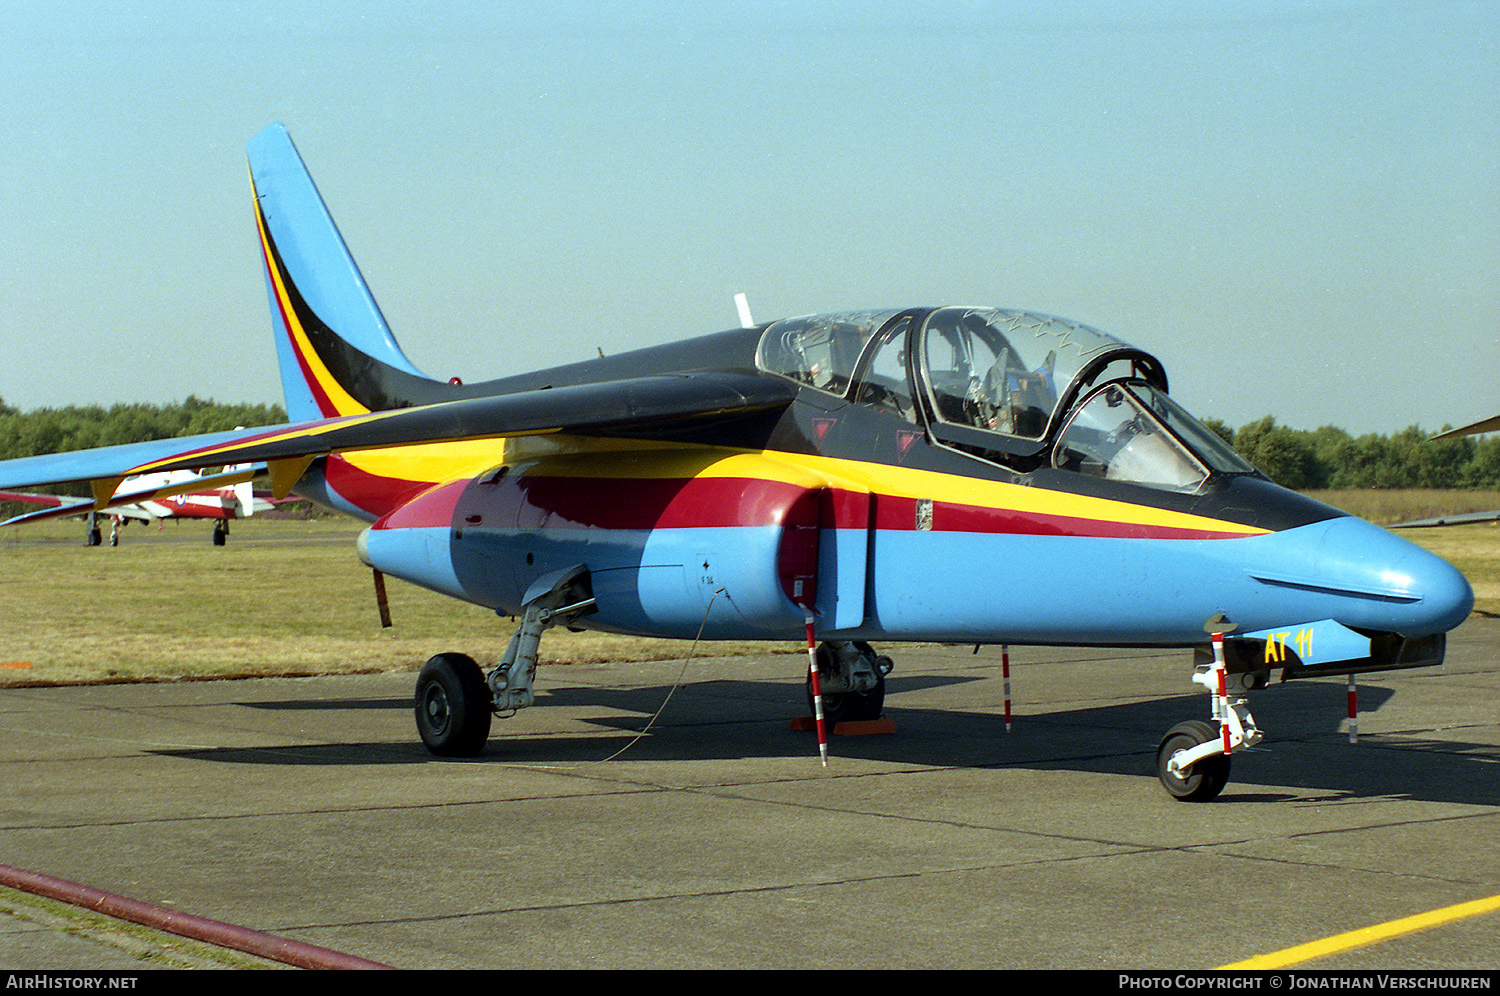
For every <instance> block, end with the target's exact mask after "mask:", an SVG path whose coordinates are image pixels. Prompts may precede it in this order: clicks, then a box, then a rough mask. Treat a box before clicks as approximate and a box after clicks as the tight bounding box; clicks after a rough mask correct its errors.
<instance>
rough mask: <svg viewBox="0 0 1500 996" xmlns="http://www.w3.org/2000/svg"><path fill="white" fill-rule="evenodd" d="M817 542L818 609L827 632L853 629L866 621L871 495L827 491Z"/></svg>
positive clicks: (834, 490)
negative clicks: (819, 583)
mask: <svg viewBox="0 0 1500 996" xmlns="http://www.w3.org/2000/svg"><path fill="white" fill-rule="evenodd" d="M822 513H823V514H822V529H821V533H822V535H821V538H820V541H819V543H818V577H819V578H820V579H822V583H821V585H820V586H819V587H820V590H819V592H818V609H819V610H820V612H821V613H822V615H823V618H824V619H827V620H830V621H829V622H826V623H824V624H823V628H824V629H835V630H841V629H854V628H857V627H858V626H860V625H861V624H862V623H863V622H864V621H865V589H866V578H867V575H868V573H869V560H870V493H869V492H868V491H863V490H852V489H849V490H846V489H843V488H838V487H832V488H827V489H825V490H824V492H823V508H822Z"/></svg>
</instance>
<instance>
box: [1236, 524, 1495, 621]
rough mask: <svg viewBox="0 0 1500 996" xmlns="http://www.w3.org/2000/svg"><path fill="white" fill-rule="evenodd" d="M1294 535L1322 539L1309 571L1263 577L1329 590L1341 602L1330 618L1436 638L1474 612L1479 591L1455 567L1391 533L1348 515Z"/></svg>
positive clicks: (1276, 570)
mask: <svg viewBox="0 0 1500 996" xmlns="http://www.w3.org/2000/svg"><path fill="white" fill-rule="evenodd" d="M1309 531H1314V532H1309ZM1288 532H1289V533H1302V534H1303V539H1304V540H1311V539H1312V538H1313V535H1314V534H1318V539H1317V543H1316V549H1315V551H1309V552H1311V553H1312V556H1311V558H1310V560H1311V562H1310V563H1308V562H1304V564H1305V566H1306V567H1308V568H1310V569H1311V570H1310V572H1309V573H1308V574H1299V573H1298V571H1297V568H1296V565H1295V564H1291V565H1288V566H1289V568H1290V569H1289V570H1282V569H1279V568H1277V567H1269V568H1268V569H1267V570H1265V571H1263V572H1261V573H1260V574H1259V575H1258V576H1257V578H1256V580H1258V581H1261V582H1263V583H1266V584H1271V585H1283V586H1286V587H1291V588H1301V589H1303V590H1305V591H1308V592H1314V591H1318V590H1322V591H1323V592H1326V593H1327V594H1328V595H1330V596H1333V598H1334V599H1335V604H1334V605H1333V606H1332V608H1333V609H1334V610H1335V611H1333V612H1332V613H1331V618H1334V619H1337V620H1338V621H1339V622H1341V623H1343V624H1344V625H1346V626H1353V627H1357V628H1366V629H1375V630H1382V631H1386V632H1393V633H1400V634H1402V635H1403V636H1429V635H1432V634H1434V633H1445V632H1447V631H1448V630H1450V629H1453V628H1454V627H1456V626H1458V625H1459V624H1460V623H1462V622H1463V621H1464V620H1465V619H1467V618H1468V616H1469V612H1470V611H1471V610H1472V609H1473V608H1474V590H1473V589H1472V588H1471V587H1470V586H1469V582H1468V579H1466V578H1465V577H1464V576H1463V575H1462V574H1460V573H1459V572H1458V570H1457V569H1456V568H1455V567H1454V566H1453V565H1452V564H1450V563H1448V562H1447V561H1446V560H1444V559H1442V558H1441V557H1438V556H1435V555H1434V554H1431V553H1428V552H1427V551H1426V550H1424V549H1422V548H1421V547H1419V546H1417V545H1416V544H1415V543H1412V542H1409V541H1408V540H1405V539H1402V538H1401V537H1400V536H1397V535H1396V534H1395V533H1393V532H1391V531H1390V530H1388V529H1382V528H1380V527H1379V526H1374V525H1371V524H1370V523H1368V522H1365V521H1363V520H1361V519H1356V518H1352V517H1349V516H1341V517H1339V518H1336V519H1330V520H1327V521H1326V522H1320V523H1318V524H1316V525H1313V526H1304V527H1302V528H1301V529H1294V530H1289V531H1288Z"/></svg>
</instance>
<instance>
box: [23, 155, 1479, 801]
mask: <svg viewBox="0 0 1500 996" xmlns="http://www.w3.org/2000/svg"><path fill="white" fill-rule="evenodd" d="M249 158H250V169H251V180H252V185H253V188H254V195H255V204H256V218H257V223H258V226H259V231H260V238H261V246H262V250H263V254H264V260H265V272H266V280H267V288H268V293H269V299H270V304H271V312H272V324H273V327H274V332H275V338H276V348H277V352H278V357H279V361H280V367H281V373H282V383H283V388H284V392H285V396H286V403H287V410H288V412H289V413H290V416H291V418H292V419H294V420H296V421H294V422H293V423H292V424H288V425H285V426H274V427H264V428H259V429H249V430H243V431H236V432H226V433H212V434H207V435H202V436H195V437H190V438H185V439H180V440H175V441H172V440H163V441H156V442H151V443H141V444H132V445H129V446H123V447H111V448H106V449H101V450H93V451H84V452H80V453H70V454H59V455H51V456H46V457H31V458H24V459H20V460H12V461H7V462H5V463H0V487H19V486H23V485H24V486H35V485H37V484H39V483H42V482H52V481H59V480H63V481H93V482H96V483H95V494H96V496H102V497H98V499H97V501H96V504H97V505H98V506H99V507H100V508H104V507H108V505H109V503H110V498H109V496H110V495H111V494H112V493H113V490H114V485H113V484H112V483H110V482H113V481H117V480H118V479H120V478H123V477H125V476H127V475H131V474H139V473H151V472H164V471H173V470H179V469H195V468H200V467H203V466H205V465H214V464H222V463H226V462H236V463H238V462H264V463H265V464H266V465H267V467H268V470H269V473H270V476H271V479H272V490H273V493H275V494H277V495H284V494H286V493H287V492H288V491H290V490H291V489H292V488H293V487H294V486H295V488H296V491H297V493H298V494H299V495H302V496H304V497H307V498H310V499H312V500H314V501H317V502H319V503H321V504H323V505H326V506H329V507H331V508H335V509H338V510H341V511H343V512H347V513H349V514H351V515H355V516H359V517H360V518H363V519H364V520H366V521H368V522H369V523H370V525H369V527H368V528H367V529H366V530H365V531H364V532H363V533H362V534H361V536H360V539H359V543H358V550H359V555H360V557H361V558H362V559H363V560H364V562H365V563H366V564H368V565H369V566H371V567H372V568H374V569H375V571H376V572H377V577H379V576H380V574H381V573H384V574H393V575H396V576H397V577H400V578H404V579H406V580H408V581H411V582H413V583H415V584H418V585H421V586H423V587H426V588H430V589H433V590H435V591H439V592H443V593H446V594H449V595H452V596H454V597H455V598H460V599H464V600H467V601H469V602H473V603H477V604H480V605H484V606H487V607H490V608H492V609H494V610H495V611H496V612H497V613H499V614H501V615H507V616H517V617H519V618H520V620H521V623H520V627H519V629H518V630H517V631H516V633H515V635H514V636H513V637H512V639H511V642H510V645H509V647H508V649H507V650H506V652H505V654H504V657H503V659H502V660H501V662H500V664H499V665H498V666H497V667H495V668H494V669H492V670H491V671H489V672H488V673H487V674H486V673H484V672H483V671H482V670H481V669H480V667H479V666H478V665H477V664H475V663H474V661H473V660H471V659H470V658H468V657H466V656H464V655H462V654H457V653H445V654H439V655H437V656H436V657H434V658H433V659H432V660H431V661H429V662H428V664H427V665H426V667H424V668H423V670H422V673H421V675H420V677H419V678H418V682H417V688H416V703H415V706H416V708H415V711H416V720H417V726H418V728H419V731H420V733H421V736H422V739H423V741H424V742H425V743H426V744H427V746H428V747H429V748H430V749H431V750H432V751H434V752H436V753H439V754H449V755H467V754H475V753H477V752H479V751H480V750H481V749H482V747H483V745H484V743H485V740H486V738H487V736H488V733H489V727H490V722H491V717H492V715H493V714H494V713H496V712H509V711H511V710H515V709H518V708H521V707H523V706H526V705H529V704H530V703H531V701H532V680H533V674H534V670H535V662H536V649H537V643H538V641H539V639H540V638H541V635H542V633H543V631H544V630H545V629H546V628H547V627H549V626H552V625H556V624H560V623H561V624H566V625H569V626H574V627H588V628H594V629H599V630H603V631H613V632H621V633H634V634H643V635H654V636H660V637H676V638H689V639H690V638H693V637H695V636H699V635H700V634H701V636H702V637H703V638H705V639H746V638H750V639H786V640H798V641H800V640H803V639H806V640H807V641H808V642H809V645H810V646H811V644H812V643H813V642H814V641H815V640H817V641H821V644H820V645H819V646H818V648H817V650H816V653H815V655H814V659H815V660H816V661H817V665H818V666H817V667H816V668H810V669H809V670H810V682H809V683H810V685H812V686H813V687H814V688H816V687H817V686H818V683H819V682H821V691H822V692H823V693H824V696H825V697H826V701H827V713H826V719H827V720H829V721H832V722H837V721H840V720H846V719H859V718H869V717H873V716H878V715H879V714H880V711H881V709H882V703H883V699H884V685H885V673H886V671H887V670H888V668H889V666H890V664H889V660H888V659H886V658H883V657H878V656H877V655H876V654H875V652H874V650H873V649H872V648H871V643H872V642H882V641H885V642H902V641H951V642H964V643H1014V644H1026V643H1032V644H1063V645H1077V644H1088V645H1097V646H1166V647H1177V646H1180V647H1197V648H1199V649H1200V650H1201V653H1200V654H1199V658H1200V660H1199V663H1198V664H1197V665H1196V667H1195V669H1194V673H1193V676H1192V679H1193V680H1194V681H1196V682H1198V683H1199V684H1202V685H1204V686H1205V687H1207V688H1208V689H1209V690H1210V692H1211V693H1212V698H1211V701H1212V702H1213V710H1212V715H1213V719H1214V722H1212V723H1209V722H1203V721H1196V720H1195V721H1189V722H1187V723H1184V724H1180V725H1179V726H1177V727H1174V728H1173V729H1172V730H1171V731H1168V733H1167V735H1166V736H1165V737H1164V738H1163V740H1162V744H1161V748H1160V751H1159V757H1158V770H1159V775H1160V777H1161V780H1162V782H1163V784H1164V785H1165V786H1166V788H1167V789H1168V790H1169V791H1170V792H1171V793H1172V794H1173V795H1174V796H1176V797H1178V798H1186V799H1204V798H1211V797H1212V796H1214V795H1215V794H1217V793H1218V792H1219V791H1220V789H1222V787H1223V785H1224V783H1225V780H1226V779H1227V777H1228V770H1229V757H1230V754H1231V753H1232V752H1233V751H1234V750H1237V749H1238V748H1240V747H1242V746H1245V745H1248V744H1253V743H1255V742H1257V741H1258V740H1259V739H1260V737H1261V734H1260V732H1259V731H1258V730H1257V729H1256V727H1255V724H1254V721H1253V719H1252V718H1251V716H1250V713H1249V710H1248V708H1247V706H1246V700H1247V696H1248V692H1249V691H1250V690H1252V689H1255V688H1259V687H1262V686H1264V685H1265V684H1266V683H1267V680H1268V678H1269V677H1270V675H1271V672H1273V671H1281V672H1283V674H1284V676H1287V677H1299V676H1304V675H1321V674H1330V673H1333V674H1344V673H1357V672H1362V671H1372V670H1383V669H1389V668H1403V667H1415V666H1421V665H1431V664H1437V663H1439V662H1440V661H1441V660H1442V658H1443V652H1444V634H1445V632H1446V631H1448V630H1450V629H1452V628H1453V627H1455V626H1457V625H1458V624H1459V623H1461V622H1462V621H1463V620H1464V618H1465V617H1466V616H1467V615H1468V613H1469V610H1470V608H1471V606H1472V604H1473V594H1472V592H1471V590H1470V588H1469V585H1468V583H1467V582H1466V581H1465V580H1464V578H1463V576H1462V575H1460V574H1459V573H1458V572H1457V571H1456V570H1454V569H1453V568H1452V567H1451V566H1450V565H1448V564H1447V563H1446V562H1444V561H1442V560H1440V559H1438V558H1436V557H1434V556H1432V555H1430V554H1428V553H1426V552H1425V551H1423V550H1421V549H1420V548H1418V547H1416V546H1414V545H1412V544H1411V543H1408V542H1407V541H1405V540H1403V539H1400V538H1399V537H1397V536H1395V535H1394V534H1392V533H1390V532H1388V531H1386V530H1383V529H1379V528H1377V527H1375V526H1372V525H1370V524H1368V523H1365V522H1362V521H1360V520H1358V519H1355V518H1352V517H1350V516H1348V515H1345V514H1343V513H1341V512H1339V511H1337V510H1335V509H1333V508H1330V507H1328V506H1326V505H1322V504H1319V503H1317V502H1314V501H1310V500H1308V499H1307V498H1304V497H1301V496H1299V495H1297V494H1294V493H1292V492H1289V491H1286V490H1283V489H1281V488H1279V487H1277V486H1276V485H1274V484H1272V483H1271V482H1270V481H1269V480H1267V479H1266V478H1265V477H1264V476H1262V475H1261V474H1259V473H1258V472H1257V471H1256V470H1255V469H1254V468H1253V467H1251V466H1250V465H1248V464H1247V463H1245V462H1244V461H1243V460H1242V459H1241V458H1240V457H1239V456H1237V455H1236V454H1235V453H1234V451H1233V450H1231V449H1230V448H1229V447H1228V446H1226V445H1225V444H1224V443H1223V442H1221V441H1220V439H1219V438H1218V437H1217V436H1216V435H1214V434H1213V433H1212V432H1210V431H1208V430H1207V429H1205V428H1204V427H1203V426H1202V425H1201V424H1200V423H1199V422H1197V421H1196V420H1195V419H1194V418H1193V417H1192V416H1191V415H1189V414H1188V413H1187V412H1185V411H1184V410H1183V409H1182V408H1181V407H1179V406H1178V405H1177V404H1176V403H1175V402H1174V401H1173V400H1172V399H1171V398H1170V397H1169V395H1168V393H1167V377H1166V372H1165V371H1164V370H1163V368H1162V364H1161V363H1160V362H1158V361H1157V359H1156V358H1155V357H1153V356H1152V355H1150V354H1149V353H1147V352H1145V351H1143V350H1141V349H1138V348H1136V347H1134V346H1131V345H1129V344H1127V343H1125V342H1122V341H1120V340H1118V339H1116V338H1114V337H1112V336H1110V335H1107V334H1106V333H1104V332H1101V331H1098V330H1097V329H1094V328H1090V327H1089V326H1086V325H1081V324H1078V323H1076V322H1071V321H1066V320H1063V319H1060V318H1054V317H1050V316H1045V315H1039V314H1033V313H1029V312H1024V311H1013V310H1004V309H996V308H972V307H936V308H934V307H913V308H891V309H879V310H862V311H847V312H838V313H832V314H822V315H813V316H807V317H801V318H790V319H785V320H781V321H776V322H772V323H770V324H766V325H759V326H754V327H746V328H738V329H732V330H729V331H725V332H719V333H715V334H710V335H705V336H701V337H698V338H694V339H690V340H687V341H685V342H680V343H676V344H673V345H665V346H659V347H653V348H648V349H641V350H637V351H634V352H628V353H622V354H619V355H614V356H609V357H607V358H606V357H604V356H602V355H601V356H600V357H599V358H597V359H590V360H587V361H584V362H579V363H573V364H570V365H566V366H561V367H556V368H553V369H550V370H543V371H540V372H537V373H529V374H523V375H519V376H513V377H507V378H503V379H500V380H496V381H491V382H489V383H483V384H474V385H463V384H460V383H457V382H445V381H440V380H435V379H432V378H429V377H427V376H425V375H423V374H422V373H421V372H420V371H418V370H417V369H416V368H415V367H414V366H413V365H412V364H411V363H410V361H409V360H408V359H407V358H406V356H405V355H404V354H403V353H402V351H401V349H400V347H399V346H398V345H397V343H396V341H395V339H394V337H393V336H392V335H391V332H390V330H389V328H388V327H387V325H386V322H385V319H384V318H383V317H382V315H381V313H380V310H379V308H378V307H377V306H376V304H375V301H374V299H373V297H372V296H371V295H370V292H369V290H368V288H367V287H366V285H365V282H364V280H363V278H362V277H361V276H360V274H359V271H358V269H357V268H356V266H355V264H354V262H353V260H352V259H351V258H350V256H349V254H348V251H347V249H346V248H345V246H344V243H343V240H342V239H341V238H340V236H339V233H338V231H337V229H336V228H335V226H334V224H333V221H332V219H331V218H330V217H329V215H328V212H327V209H326V208H325V206H324V204H323V202H322V199H321V197H320V196H319V194H318V192H317V190H316V188H315V187H314V185H313V183H312V180H311V178H310V176H309V175H308V173H307V171H306V168H305V167H304V165H303V163H302V160H301V158H300V156H298V154H297V152H296V150H295V148H294V147H293V145H292V143H291V140H290V138H289V136H288V135H287V133H286V130H285V129H284V128H283V127H281V126H280V125H273V126H271V127H270V128H268V129H267V130H266V131H264V132H262V133H261V134H260V135H258V136H257V137H256V138H255V139H253V140H252V141H251V143H250V146H249ZM99 482H102V483H99ZM1210 647H1212V650H1210V649H1209V648H1210ZM1103 677H1105V678H1106V680H1109V681H1111V682H1117V681H1118V680H1120V676H1119V675H1117V674H1109V675H1106V676H1103Z"/></svg>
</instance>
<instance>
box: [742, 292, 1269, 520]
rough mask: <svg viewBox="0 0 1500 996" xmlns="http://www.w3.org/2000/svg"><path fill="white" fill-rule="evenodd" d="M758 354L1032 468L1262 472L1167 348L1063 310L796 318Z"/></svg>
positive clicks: (1174, 478) (940, 436) (1155, 473)
mask: <svg viewBox="0 0 1500 996" xmlns="http://www.w3.org/2000/svg"><path fill="white" fill-rule="evenodd" d="M757 363H758V364H759V366H760V367H761V369H763V370H766V371H768V372H770V373H775V374H780V375H781V376H784V377H789V378H791V379H792V380H795V381H798V382H799V383H802V384H806V385H808V386H810V387H813V388H816V389H818V390H820V391H826V392H828V393H830V394H835V395H839V396H841V397H845V398H847V399H849V400H850V401H853V402H856V403H860V404H865V405H869V406H871V407H873V408H877V409H880V410H883V411H886V412H888V413H891V414H894V415H898V416H900V417H902V418H904V419H906V420H907V421H909V422H912V423H914V424H925V425H926V427H927V430H928V432H929V434H930V435H931V436H932V438H933V439H934V440H935V441H937V442H939V443H941V444H944V445H947V446H951V447H954V448H957V449H961V450H964V451H966V452H969V453H973V454H975V455H979V456H983V457H985V458H986V459H991V460H994V461H995V462H997V463H1002V464H1005V465H1007V466H1010V467H1011V468H1012V469H1015V470H1018V471H1022V472H1027V471H1031V470H1036V469H1038V468H1040V467H1044V466H1049V465H1050V466H1052V467H1055V468H1057V469H1061V470H1069V471H1073V472H1075V473H1080V474H1085V475H1090V476H1096V477H1102V478H1106V479H1110V480H1122V481H1129V482H1131V483H1136V484H1144V485H1147V486H1150V487H1156V488H1164V489H1170V490H1189V491H1190V490H1194V489H1196V488H1198V487H1200V486H1201V485H1202V484H1203V483H1204V481H1206V480H1207V478H1208V476H1209V475H1210V474H1211V473H1213V472H1216V471H1217V472H1223V473H1253V472H1254V468H1253V467H1251V466H1250V465H1249V464H1248V463H1246V462H1245V461H1244V460H1243V459H1241V458H1240V457H1239V456H1238V455H1237V454H1236V453H1235V452H1234V451H1233V449H1231V448H1230V447H1229V446H1228V445H1226V444H1225V443H1224V442H1223V441H1222V440H1220V439H1219V437H1218V436H1217V435H1215V434H1214V433H1213V432H1211V431H1210V430H1208V429H1207V428H1205V427H1204V426H1203V425H1202V424H1201V423H1199V422H1198V421H1197V420H1196V419H1194V418H1193V417H1192V416H1191V415H1189V414H1188V413H1187V412H1186V411H1184V410H1183V409H1182V408H1181V407H1180V406H1179V405H1177V404H1176V402H1174V401H1172V400H1171V399H1170V398H1168V397H1167V379H1166V373H1165V371H1164V370H1163V369H1162V366H1161V363H1160V362H1159V361H1158V360H1157V359H1156V358H1155V357H1153V356H1151V355H1150V354H1149V353H1146V352H1144V351H1142V350H1140V349H1137V348H1135V347H1134V346H1131V345H1129V344H1128V343H1125V342H1122V341H1121V340H1119V339H1116V338H1115V337H1114V336H1111V335H1109V334H1107V333H1105V332H1101V331H1099V330H1098V329H1095V328H1091V327H1090V326H1087V325H1080V324H1078V323H1077V322H1070V321H1068V320H1066V319H1062V318H1054V317H1052V316H1049V315H1040V314H1035V313H1032V312H1025V311H1013V310H1007V309H1000V308H939V309H937V310H935V311H931V312H923V311H894V310H890V311H857V312H842V313H836V314H826V315H811V316H806V317H802V318H789V319H785V320H783V321H780V322H776V323H774V324H773V325H771V326H769V327H768V328H767V329H766V331H765V333H764V334H763V335H762V337H761V340H760V345H759V349H758V353H757Z"/></svg>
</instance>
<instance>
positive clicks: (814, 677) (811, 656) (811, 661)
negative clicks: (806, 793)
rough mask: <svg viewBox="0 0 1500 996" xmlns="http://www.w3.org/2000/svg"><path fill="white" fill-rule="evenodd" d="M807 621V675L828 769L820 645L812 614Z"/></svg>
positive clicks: (820, 752)
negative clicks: (819, 674) (815, 635)
mask: <svg viewBox="0 0 1500 996" xmlns="http://www.w3.org/2000/svg"><path fill="white" fill-rule="evenodd" d="M805 618H806V619H807V674H808V680H809V681H811V682H812V696H813V721H814V722H815V723H816V724H817V727H818V757H819V758H820V759H821V760H822V762H823V767H825V768H826V767H828V731H827V729H826V728H825V727H824V723H823V688H822V685H821V684H820V683H819V681H818V644H817V641H816V640H815V639H814V638H813V617H812V613H811V612H808V613H806V616H805Z"/></svg>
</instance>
